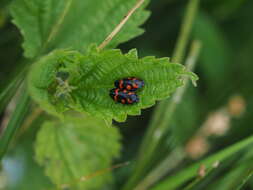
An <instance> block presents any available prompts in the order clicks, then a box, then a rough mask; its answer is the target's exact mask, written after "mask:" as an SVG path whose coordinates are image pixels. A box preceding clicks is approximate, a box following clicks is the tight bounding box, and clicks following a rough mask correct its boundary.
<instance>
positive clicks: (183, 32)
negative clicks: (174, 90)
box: [172, 0, 199, 63]
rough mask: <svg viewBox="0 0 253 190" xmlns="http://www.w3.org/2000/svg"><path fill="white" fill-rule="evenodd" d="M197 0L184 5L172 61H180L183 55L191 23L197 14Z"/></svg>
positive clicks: (191, 0)
mask: <svg viewBox="0 0 253 190" xmlns="http://www.w3.org/2000/svg"><path fill="white" fill-rule="evenodd" d="M198 5H199V0H190V1H189V3H188V5H187V7H186V14H185V15H184V19H183V22H182V26H181V29H180V33H179V38H178V40H177V43H176V47H175V49H174V52H173V55H172V62H178V63H181V62H182V60H183V57H184V55H185V50H186V47H187V43H188V41H189V36H190V33H191V30H192V25H193V22H194V19H195V16H196V14H197V10H198Z"/></svg>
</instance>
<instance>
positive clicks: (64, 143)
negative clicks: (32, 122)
mask: <svg viewBox="0 0 253 190" xmlns="http://www.w3.org/2000/svg"><path fill="white" fill-rule="evenodd" d="M119 139H120V135H119V133H118V131H117V129H116V128H114V127H107V126H106V125H105V123H104V122H103V121H100V120H95V119H94V118H90V117H83V118H82V119H80V118H79V117H76V118H75V117H68V118H66V119H65V120H64V121H62V122H60V121H55V122H53V121H51V122H50V121H47V122H45V123H44V124H43V126H42V128H41V130H40V131H39V133H38V136H37V140H36V146H35V152H36V160H37V161H38V163H39V164H41V165H42V166H44V167H45V172H46V175H47V176H49V177H50V179H51V180H52V182H53V183H54V184H55V185H56V186H58V187H62V186H63V185H64V186H67V187H70V188H71V189H72V188H73V189H75V190H78V189H82V190H83V189H90V190H92V189H99V188H101V187H102V186H103V185H105V183H108V182H109V180H110V178H111V176H110V174H109V173H107V172H106V173H105V174H100V175H96V176H94V177H90V178H88V179H87V180H85V181H83V182H81V181H80V179H81V178H82V177H86V176H90V175H93V174H95V173H96V172H99V171H101V170H104V169H107V168H109V167H110V164H111V162H112V158H115V157H116V156H118V155H119V150H120V144H119Z"/></svg>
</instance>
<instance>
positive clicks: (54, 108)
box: [28, 46, 196, 121]
mask: <svg viewBox="0 0 253 190" xmlns="http://www.w3.org/2000/svg"><path fill="white" fill-rule="evenodd" d="M62 72H65V73H68V74H69V76H68V79H66V88H68V89H66V90H65V89H64V87H61V84H58V82H57V80H56V78H57V74H58V73H62ZM183 75H186V76H189V77H191V78H192V80H196V76H195V75H194V74H193V73H190V72H187V71H185V69H184V67H183V66H182V65H180V64H174V63H170V61H169V59H168V58H162V59H156V58H154V57H151V56H149V57H144V58H142V59H138V57H137V51H136V50H135V49H133V50H131V51H129V53H127V54H124V55H123V54H122V53H121V51H120V50H116V49H114V50H105V51H101V52H98V50H97V48H96V46H91V47H90V48H89V50H87V53H86V54H84V55H82V54H80V53H79V52H75V51H67V50H66V51H64V50H58V51H54V52H52V53H51V54H50V55H48V56H46V57H43V58H41V59H40V60H39V61H38V62H37V63H36V64H35V65H34V67H33V68H32V69H31V71H30V78H29V80H28V81H29V83H30V86H29V87H30V89H31V94H32V97H34V98H35V99H36V100H37V101H38V102H39V103H40V105H41V106H42V107H45V109H48V111H49V112H51V113H54V112H58V113H61V112H64V111H68V110H71V109H72V110H76V111H81V112H83V111H84V112H88V113H90V114H91V115H93V116H97V117H101V118H103V119H104V120H109V121H110V119H115V120H117V121H125V120H126V116H127V114H129V115H139V114H140V109H141V108H147V107H150V106H152V105H153V104H154V103H155V101H156V100H161V99H164V98H166V97H168V96H169V95H170V94H171V93H172V92H173V91H175V89H176V88H177V87H179V86H181V85H183V81H182V77H183ZM131 76H134V77H138V78H140V79H142V80H143V81H144V82H145V86H144V88H143V89H141V90H139V92H138V96H139V98H140V102H138V103H137V104H135V105H123V104H119V103H116V102H115V101H113V100H112V99H111V97H110V96H109V92H110V89H112V88H114V81H115V80H118V79H122V78H126V77H131ZM60 80H61V79H60ZM59 91H61V92H59ZM57 93H61V95H62V96H61V95H58V94H57Z"/></svg>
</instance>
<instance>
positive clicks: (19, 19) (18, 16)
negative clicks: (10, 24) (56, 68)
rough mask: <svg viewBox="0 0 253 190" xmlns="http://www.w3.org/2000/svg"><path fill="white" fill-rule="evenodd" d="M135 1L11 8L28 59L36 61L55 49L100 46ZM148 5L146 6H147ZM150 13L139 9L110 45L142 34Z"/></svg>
mask: <svg viewBox="0 0 253 190" xmlns="http://www.w3.org/2000/svg"><path fill="white" fill-rule="evenodd" d="M135 3H136V0H127V1H126V0H102V1H101V0H89V1H87V0H60V1H59V0H43V1H41V0H16V1H15V2H14V3H13V5H12V9H11V10H12V11H11V12H12V16H13V18H14V23H15V24H16V25H17V26H18V27H19V29H20V30H21V33H22V35H23V37H24V43H23V47H24V50H25V56H26V57H35V56H38V55H41V54H44V53H47V52H50V51H51V50H53V49H55V48H72V49H76V50H82V49H84V48H85V47H87V46H88V45H89V44H90V43H101V42H102V41H103V40H104V39H105V38H106V36H107V35H108V34H109V33H110V32H111V31H112V30H113V28H114V27H115V26H116V25H117V24H118V23H119V22H120V20H121V19H122V18H123V16H124V15H125V14H126V13H127V12H128V11H129V9H130V8H131V7H133V5H134V4H135ZM146 4H147V3H146ZM148 15H149V13H148V12H147V11H145V10H144V7H142V8H140V9H139V10H138V11H137V12H136V13H135V14H134V15H133V16H132V17H131V18H130V20H129V21H128V22H127V24H126V25H125V26H124V28H123V29H122V31H121V32H120V33H119V34H118V35H117V36H116V38H115V39H114V40H113V41H112V42H111V44H110V47H115V46H116V45H118V44H119V43H122V42H124V41H127V40H129V39H131V38H133V37H135V36H137V35H140V34H141V33H142V32H143V30H142V29H140V28H139V27H138V26H139V25H141V24H142V23H143V22H144V21H145V20H146V19H147V17H148Z"/></svg>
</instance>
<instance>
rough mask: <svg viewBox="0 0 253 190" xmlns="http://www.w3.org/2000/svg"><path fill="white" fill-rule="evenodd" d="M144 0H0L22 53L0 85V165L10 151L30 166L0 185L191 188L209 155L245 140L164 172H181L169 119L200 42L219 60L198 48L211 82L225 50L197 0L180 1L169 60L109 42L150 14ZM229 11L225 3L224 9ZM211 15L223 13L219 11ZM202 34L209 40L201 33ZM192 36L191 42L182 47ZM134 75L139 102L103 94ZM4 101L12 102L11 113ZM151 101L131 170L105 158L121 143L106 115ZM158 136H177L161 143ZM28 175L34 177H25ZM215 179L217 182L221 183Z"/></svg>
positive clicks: (122, 117) (181, 154) (224, 155)
mask: <svg viewBox="0 0 253 190" xmlns="http://www.w3.org/2000/svg"><path fill="white" fill-rule="evenodd" d="M149 3H150V2H149V1H148V0H146V1H145V0H127V1H124V0H103V1H101V0H85V1H84V0H61V1H59V0H45V1H40V0H13V1H12V2H10V3H8V2H5V3H4V4H3V7H4V10H8V11H10V17H11V19H12V22H13V23H14V24H15V26H16V27H17V28H18V30H19V32H20V34H21V35H22V40H23V42H22V48H23V56H22V57H21V58H20V59H19V62H20V63H19V67H17V68H15V69H16V70H15V72H14V71H13V73H15V76H14V75H13V76H10V77H9V80H6V83H5V84H3V85H2V86H1V92H0V103H1V104H0V111H1V112H3V111H4V110H5V112H4V113H5V115H4V119H5V120H6V121H8V122H7V124H6V122H5V125H3V126H4V130H3V131H2V136H1V141H0V157H1V160H2V163H4V162H5V160H8V157H9V156H10V155H12V157H17V158H19V157H21V156H20V155H25V157H26V158H25V160H29V162H30V164H31V166H30V167H29V171H31V173H32V174H34V175H28V174H27V175H26V174H25V175H24V177H23V182H21V183H19V182H17V183H16V184H17V186H15V185H13V186H12V185H10V184H9V185H7V186H8V188H10V189H19V190H20V189H21V190H22V189H36V190H37V189H75V190H78V189H88V190H93V189H94V190H95V189H119V188H120V189H123V190H145V189H154V190H164V189H176V188H181V187H182V188H183V189H194V188H196V189H198V188H199V187H198V186H200V188H201V184H202V183H203V184H205V180H207V179H209V178H211V174H212V173H213V172H214V171H215V170H216V168H215V167H216V166H215V167H214V166H213V164H214V163H216V161H219V162H220V163H223V161H224V160H225V159H227V160H228V159H229V157H232V156H233V155H236V154H235V153H237V152H239V151H242V150H243V149H245V148H246V147H248V145H250V144H251V143H252V142H253V140H252V137H249V138H247V139H243V140H242V141H241V142H238V143H236V144H234V145H231V146H230V147H228V148H224V150H222V151H220V152H218V153H215V154H214V155H211V156H210V157H208V158H205V159H203V160H200V161H199V162H198V163H196V164H192V165H191V166H188V167H185V168H183V169H182V170H181V171H179V172H175V173H173V175H169V176H166V175H167V174H170V172H174V170H175V169H181V168H180V164H181V163H183V161H184V159H187V158H188V155H187V154H186V153H185V150H184V148H183V146H184V143H183V142H181V141H180V140H179V138H178V137H177V136H176V135H175V132H173V130H175V129H173V128H171V126H172V124H173V122H174V120H175V118H176V117H181V116H182V115H183V114H181V113H180V114H178V113H177V112H178V110H179V107H180V106H179V104H181V103H182V102H184V98H183V97H185V96H186V94H187V93H186V92H188V89H187V87H188V84H189V79H190V80H191V81H192V83H193V84H194V85H196V81H197V79H198V77H197V75H195V74H194V73H193V72H192V70H194V67H195V64H196V62H197V60H198V58H199V54H200V52H201V48H202V47H204V48H205V46H202V45H203V44H204V45H205V44H206V43H207V44H209V48H212V49H213V51H214V52H216V54H218V55H219V57H222V56H223V55H224V59H218V58H217V62H218V63H221V64H224V69H223V70H220V72H219V73H218V72H216V70H215V69H214V67H213V66H211V64H210V62H211V61H210V60H209V57H210V56H209V54H208V53H210V52H208V51H207V50H204V53H203V54H202V55H201V56H200V59H201V60H202V59H203V60H204V63H205V64H203V66H202V67H203V68H204V69H205V73H207V76H208V77H209V78H208V79H210V80H209V81H208V82H209V83H210V86H211V83H212V81H213V78H215V77H216V76H220V77H221V76H223V75H225V74H224V73H226V68H227V63H228V53H227V51H225V50H224V49H226V45H225V41H223V38H222V37H221V36H222V35H220V33H219V31H218V30H217V29H216V28H215V27H216V25H215V24H213V23H212V22H211V21H210V20H209V19H208V16H207V15H205V14H200V16H197V13H198V9H199V4H200V1H199V0H189V1H188V5H187V6H186V9H185V10H184V17H183V22H182V25H181V29H180V31H179V35H178V39H177V42H176V45H175V49H174V52H173V53H172V57H171V59H170V58H168V57H164V58H156V57H155V56H142V53H141V49H139V50H138V51H137V49H136V48H132V47H131V48H129V49H130V50H129V49H128V50H127V51H125V50H121V49H115V48H116V47H118V46H119V45H120V44H122V43H123V42H127V41H130V40H131V39H133V38H135V37H137V36H139V35H140V34H142V33H143V31H144V30H143V29H141V28H140V25H142V24H143V23H144V22H145V21H146V20H147V18H148V17H149V15H150V12H149V11H147V10H146V7H147V5H148V4H149ZM6 5H8V7H5V6H6ZM235 5H241V3H239V1H238V2H237V3H235ZM223 6H224V5H223V4H222V6H221V8H222V7H223ZM234 9H235V7H232V8H230V11H228V12H227V13H226V15H228V13H230V12H231V11H232V10H234ZM1 10H2V7H1V6H0V28H1V25H4V22H1V18H4V19H6V18H7V17H6V16H5V14H7V13H5V12H3V13H2V12H1ZM218 14H220V15H222V12H221V9H219V10H218ZM224 14H225V13H224ZM1 15H4V16H1ZM196 17H197V19H196V22H194V21H195V18H196ZM4 19H3V20H4ZM210 28H211V29H210ZM192 29H193V30H192ZM205 29H206V32H202V31H205ZM204 33H205V34H208V36H211V37H210V38H211V39H205V37H206V35H203V34H204ZM191 35H192V37H193V41H192V44H191V46H189V47H190V48H189V53H187V51H188V45H189V44H190V43H189V42H190V39H191ZM203 42H206V43H203ZM218 42H219V43H220V44H221V45H220V44H219V43H218ZM0 44H1V41H0ZM219 48H220V49H219ZM223 50H224V51H223ZM138 52H140V53H139V54H141V56H140V55H138ZM224 62H225V63H224ZM182 63H185V64H182ZM218 63H217V65H218ZM212 69H213V70H212ZM133 76H134V77H138V78H140V79H142V80H143V81H144V84H145V85H144V87H143V88H141V89H138V91H137V92H135V93H136V94H137V95H138V97H139V101H138V102H137V103H136V104H130V105H123V104H121V103H117V102H115V101H114V100H113V99H112V98H111V97H110V96H109V93H110V90H111V89H113V88H115V86H114V81H116V80H118V79H123V78H126V77H133ZM213 88H214V89H215V88H217V85H214V86H213ZM189 92H190V91H189ZM170 96H171V98H169V97H170ZM10 101H12V103H13V104H15V110H14V111H13V110H11V106H10V105H11V103H10ZM157 101H159V103H158V105H157V106H156V107H155V109H154V112H153V113H152V114H151V117H150V118H151V119H150V121H149V124H148V125H147V131H146V133H145V135H144V137H143V139H142V140H141V142H140V143H141V145H140V149H139V153H138V154H134V156H135V157H136V158H135V162H133V163H131V166H132V168H131V167H128V166H129V165H128V166H126V164H119V165H114V164H113V163H114V160H115V159H119V158H120V151H121V150H122V142H121V140H122V137H121V134H120V130H121V129H120V128H119V127H116V125H117V123H115V122H114V121H116V122H125V121H126V120H127V117H128V116H136V115H140V114H141V110H142V109H146V108H149V107H152V106H154V105H155V103H156V102H157ZM9 109H10V110H11V111H10V112H11V114H9V113H8V110H9ZM6 110H7V111H6ZM187 124H188V123H187ZM182 130H183V129H182ZM171 133H172V134H171ZM181 133H182V132H181ZM185 136H187V135H185ZM184 138H185V139H187V138H188V137H184ZM167 139H173V140H175V142H176V143H175V142H174V144H173V143H170V142H169V143H168V142H167ZM178 142H179V143H178ZM168 144H169V145H168ZM175 144H176V145H175ZM164 147H165V148H164ZM163 148H164V149H163ZM23 150H25V152H26V153H25V154H23V153H22V151H23ZM31 158H34V159H31ZM244 159H245V160H247V157H245V158H244ZM21 160H22V159H21ZM120 160H125V159H120ZM21 162H22V161H21ZM241 162H242V163H244V164H245V162H243V160H242V161H241ZM171 163H173V164H171ZM201 164H204V165H205V167H206V171H207V172H206V173H207V174H206V176H205V177H203V176H200V175H198V169H199V168H200V166H201ZM23 165H25V164H24V163H23ZM168 165H169V167H167V166H168ZM3 166H4V164H3ZM123 166H124V168H130V169H131V172H128V174H127V175H128V176H127V177H129V178H128V180H125V179H126V176H123V177H122V178H123V180H124V181H126V182H125V183H124V184H120V185H115V181H117V180H118V179H119V178H120V177H119V176H120V175H122V173H121V174H119V175H117V171H115V172H114V173H113V172H110V171H112V170H113V169H114V168H118V167H123ZM246 166H248V165H247V164H245V167H244V165H243V166H242V167H238V168H237V170H236V172H238V173H240V174H241V173H243V172H245V170H246V168H247V167H246ZM236 172H235V174H237V173H236ZM165 176H166V177H165ZM231 176H232V177H233V175H231ZM231 176H228V179H230V177H231ZM251 176H252V171H251V172H249V173H248V174H247V175H245V177H244V178H242V179H241V180H240V181H239V182H238V183H237V186H238V189H241V188H242V187H243V186H244V185H245V184H246V183H247V181H248V180H249V179H250V178H251ZM164 177H165V178H164ZM232 177H231V178H232ZM30 179H31V180H34V181H35V182H34V183H33V184H28V182H29V180H30ZM220 183H221V187H225V185H224V184H225V183H222V182H220ZM222 185H224V186H222Z"/></svg>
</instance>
